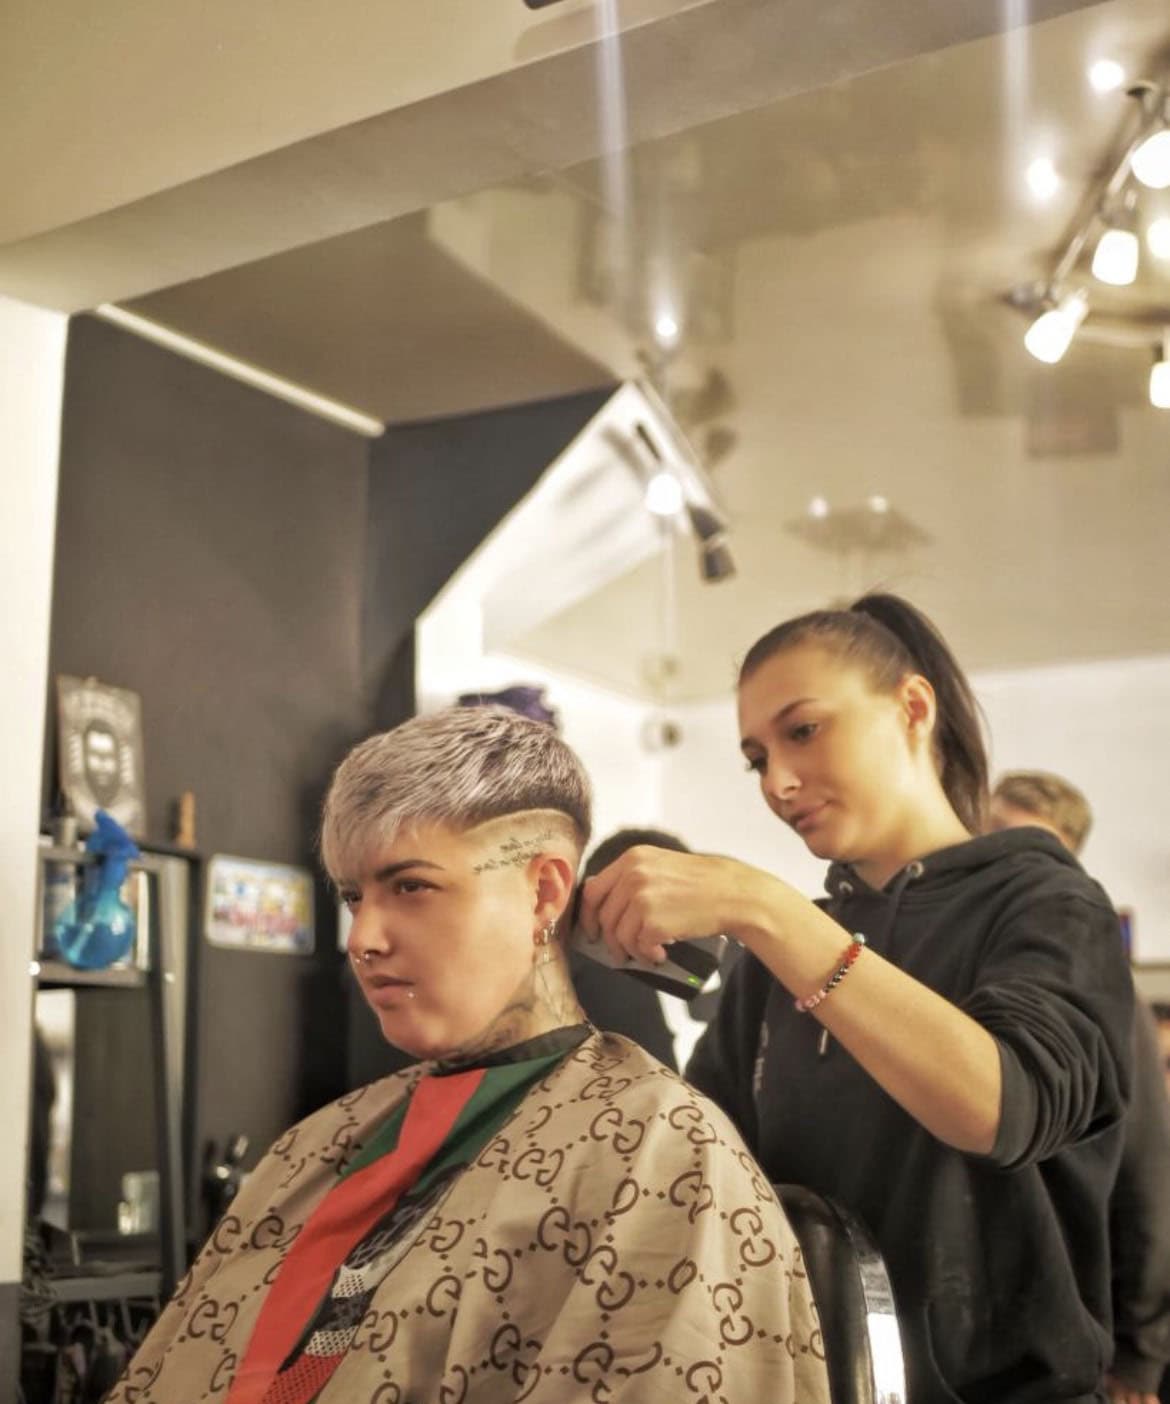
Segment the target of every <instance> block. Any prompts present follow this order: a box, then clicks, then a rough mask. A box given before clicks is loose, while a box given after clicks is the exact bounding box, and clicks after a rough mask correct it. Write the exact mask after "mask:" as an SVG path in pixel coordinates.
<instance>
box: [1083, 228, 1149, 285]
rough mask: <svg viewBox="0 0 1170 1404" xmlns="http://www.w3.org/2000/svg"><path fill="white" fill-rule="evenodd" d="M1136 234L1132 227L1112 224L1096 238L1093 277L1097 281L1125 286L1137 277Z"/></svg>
mask: <svg viewBox="0 0 1170 1404" xmlns="http://www.w3.org/2000/svg"><path fill="white" fill-rule="evenodd" d="M1137 270H1138V236H1137V235H1136V234H1135V233H1134V231H1133V230H1132V229H1127V228H1124V227H1122V226H1121V225H1113V226H1112V227H1111V228H1109V229H1106V231H1105V232H1104V234H1102V235H1101V237H1100V239H1098V240H1097V249H1096V252H1095V253H1094V254H1093V277H1094V278H1096V279H1097V281H1098V282H1099V283H1110V284H1111V285H1112V286H1113V287H1115V288H1125V287H1128V286H1129V285H1130V283H1132V282H1133V280H1134V279H1135V278H1136V277H1137Z"/></svg>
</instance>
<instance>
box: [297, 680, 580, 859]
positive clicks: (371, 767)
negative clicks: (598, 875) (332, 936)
mask: <svg viewBox="0 0 1170 1404" xmlns="http://www.w3.org/2000/svg"><path fill="white" fill-rule="evenodd" d="M592 800H593V796H592V791H591V788H590V785H589V779H588V777H587V776H586V774H585V769H584V767H583V766H582V764H581V762H580V761H579V760H578V759H577V756H576V754H575V753H574V752H573V751H572V750H571V749H570V748H569V747H568V746H567V745H566V744H565V743H564V742H563V741H562V740H561V738H560V737H559V736H558V735H557V734H556V732H555V731H554V730H553V729H552V727H551V726H549V725H547V724H546V723H544V722H536V721H531V720H529V718H527V717H522V716H520V715H519V714H518V713H517V712H513V711H510V710H509V709H508V708H507V707H448V708H446V709H445V710H444V711H441V712H435V713H433V714H432V715H430V716H425V717H413V718H412V719H411V720H410V721H407V722H403V723H402V725H401V726H396V727H394V729H393V730H392V731H384V732H381V733H380V734H378V735H377V736H371V737H369V738H368V739H367V740H365V741H362V742H360V743H359V744H358V745H357V746H355V747H354V748H353V750H352V751H350V753H349V754H348V755H347V756H346V757H345V759H344V760H343V761H342V762H341V764H340V765H339V766H338V767H337V770H336V771H335V772H334V775H333V780H332V782H331V783H330V786H329V792H328V794H327V795H326V796H325V804H324V808H323V812H322V817H321V857H322V860H323V861H324V864H325V867H326V870H327V871H328V873H329V875H330V877H331V878H333V880H334V881H335V882H338V881H341V880H343V879H344V878H347V877H352V876H354V875H355V874H356V872H357V870H358V867H359V866H360V864H361V862H362V859H363V857H364V855H365V854H366V853H367V852H368V850H369V849H370V848H371V846H372V845H373V844H375V843H378V844H385V843H391V842H393V840H394V837H395V835H396V834H397V833H398V832H399V830H400V829H403V828H410V827H413V826H414V825H416V824H444V825H447V826H448V827H450V828H453V829H457V830H462V829H470V828H474V827H475V826H476V825H477V824H482V823H485V822H486V821H487V820H489V819H501V818H503V817H504V816H506V815H509V814H519V813H521V812H523V811H525V810H545V811H548V810H554V811H557V812H559V813H561V814H563V815H564V816H565V818H566V819H568V820H569V822H570V823H571V825H572V828H573V831H574V833H575V835H576V837H577V840H578V842H579V844H580V847H581V848H582V849H584V848H585V846H586V845H587V844H588V842H589V834H590V830H591V828H592V819H591V807H592Z"/></svg>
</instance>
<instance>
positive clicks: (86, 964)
mask: <svg viewBox="0 0 1170 1404" xmlns="http://www.w3.org/2000/svg"><path fill="white" fill-rule="evenodd" d="M96 821H97V828H96V829H95V830H94V831H93V833H92V834H90V836H89V837H88V838H87V839H86V841H85V849H86V852H87V853H92V854H94V856H95V857H96V859H97V861H96V862H94V863H90V864H87V865H86V867H85V869H84V873H83V876H82V879H81V891H80V892H79V893H78V896H77V900H76V901H75V902H72V903H71V904H70V905H69V907H68V908H67V910H66V911H65V912H64V913H63V914H62V916H61V917H60V918H59V919H58V921H57V923H56V925H55V926H54V927H53V936H54V938H55V940H56V943H57V948H58V949H59V950H60V952H61V955H62V957H63V958H64V959H65V960H67V961H68V962H69V964H70V965H72V966H75V967H76V968H77V969H78V970H103V969H105V967H106V966H107V965H113V964H114V962H115V961H119V960H122V959H123V957H125V956H126V955H127V954H128V953H129V951H130V948H131V947H132V946H133V944H134V913H133V912H132V911H131V910H130V908H129V907H128V906H127V905H126V903H125V902H123V901H122V898H121V897H120V896H119V893H120V891H121V888H122V884H123V883H124V882H125V881H126V868H127V865H128V864H129V862H130V860H131V859H132V858H137V857H138V845H137V844H136V843H135V842H134V840H133V839H132V838H131V837H130V835H129V834H128V833H127V832H126V830H125V829H124V828H123V827H122V826H121V824H119V823H118V822H117V820H115V819H111V818H110V816H109V815H108V814H107V813H106V811H105V810H104V809H99V810H98V812H97V815H96Z"/></svg>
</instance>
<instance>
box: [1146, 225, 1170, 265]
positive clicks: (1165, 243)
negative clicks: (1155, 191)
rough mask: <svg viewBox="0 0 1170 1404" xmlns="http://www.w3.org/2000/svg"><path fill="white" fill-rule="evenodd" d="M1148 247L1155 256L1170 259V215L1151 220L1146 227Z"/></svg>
mask: <svg viewBox="0 0 1170 1404" xmlns="http://www.w3.org/2000/svg"><path fill="white" fill-rule="evenodd" d="M1146 248H1147V249H1149V251H1150V252H1151V253H1152V254H1153V256H1154V257H1155V258H1167V259H1170V216H1167V215H1162V216H1161V218H1159V219H1155V220H1151V221H1150V223H1149V225H1148V226H1147V228H1146Z"/></svg>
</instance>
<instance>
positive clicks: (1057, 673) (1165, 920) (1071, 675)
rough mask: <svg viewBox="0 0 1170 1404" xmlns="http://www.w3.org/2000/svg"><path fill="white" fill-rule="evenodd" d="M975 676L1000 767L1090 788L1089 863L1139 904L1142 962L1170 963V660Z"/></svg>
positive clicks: (1137, 947)
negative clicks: (1046, 774)
mask: <svg viewBox="0 0 1170 1404" xmlns="http://www.w3.org/2000/svg"><path fill="white" fill-rule="evenodd" d="M973 681H974V683H975V687H976V691H977V693H978V695H979V699H980V701H981V702H982V704H983V707H984V711H985V712H986V714H987V720H988V723H989V726H990V728H991V736H992V753H993V766H994V770H995V771H997V772H998V771H1001V770H1051V771H1055V772H1056V773H1057V774H1058V775H1063V776H1064V777H1065V778H1067V779H1069V780H1071V781H1072V782H1073V784H1074V785H1077V786H1078V787H1079V788H1080V789H1081V790H1083V791H1084V793H1085V795H1086V797H1087V798H1088V801H1089V803H1090V804H1091V805H1092V807H1093V812H1094V815H1095V822H1094V827H1093V831H1092V833H1091V834H1090V835H1089V841H1088V843H1087V844H1086V845H1085V851H1084V853H1083V854H1082V861H1083V863H1084V865H1085V867H1086V868H1087V869H1088V870H1089V872H1090V873H1092V874H1093V876H1094V877H1095V878H1097V879H1099V881H1100V882H1101V883H1102V884H1103V885H1104V887H1105V889H1106V891H1107V892H1108V893H1109V895H1110V897H1111V898H1112V899H1113V901H1114V902H1115V903H1116V904H1117V905H1118V906H1119V907H1131V908H1132V909H1133V911H1134V956H1135V958H1136V959H1137V960H1138V961H1139V962H1142V961H1163V962H1166V961H1170V822H1168V806H1170V658H1129V659H1117V660H1112V661H1108V662H1100V663H1078V664H1070V665H1067V666H1064V667H1053V668H1032V669H1027V670H1022V671H1018V672H1003V673H985V674H982V675H980V676H978V677H976V678H974V679H973ZM1143 983H1144V982H1143Z"/></svg>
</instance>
